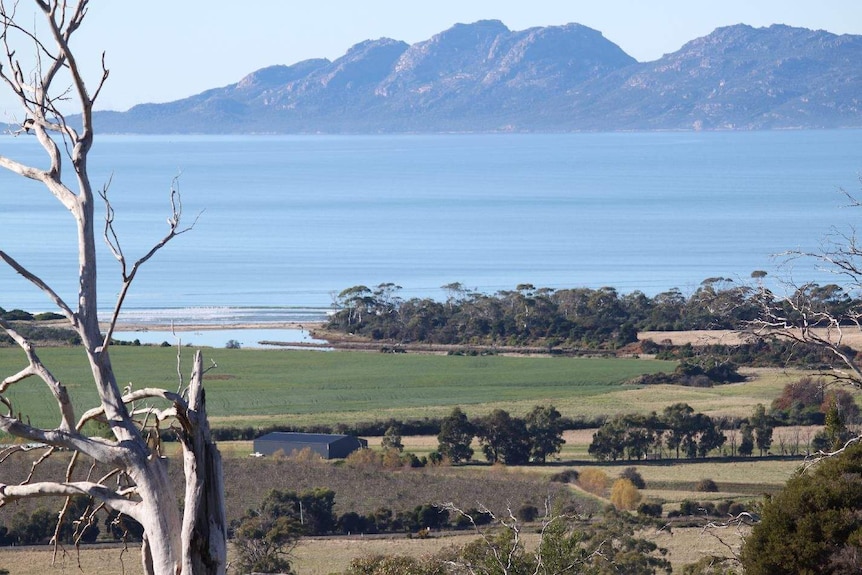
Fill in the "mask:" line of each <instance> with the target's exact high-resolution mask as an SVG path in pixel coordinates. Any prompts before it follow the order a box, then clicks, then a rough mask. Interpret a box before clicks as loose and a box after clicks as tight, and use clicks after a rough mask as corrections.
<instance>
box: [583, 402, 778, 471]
mask: <svg viewBox="0 0 862 575" xmlns="http://www.w3.org/2000/svg"><path fill="white" fill-rule="evenodd" d="M738 423H739V424H740V425H739V429H735V428H733V429H731V441H730V443H731V445H730V451H731V455H742V456H750V455H751V454H752V453H753V452H754V450H755V448H757V449H758V450H759V451H760V455H761V456H762V455H764V454H766V453H768V452H769V449H770V447H771V446H772V433H773V429H774V427H775V420H774V419H773V418H772V417H771V416H770V415H769V414H768V413H767V412H766V408H765V407H764V406H763V405H758V406H756V407H755V409H754V412H753V413H752V414H751V416H749V417H748V418H746V419H745V420H742V421H741V422H738ZM726 424H727V422H725V421H722V420H717V419H714V418H711V417H709V416H708V415H706V414H704V413H695V411H694V409H693V408H692V407H691V406H690V405H688V404H687V403H676V404H673V405H669V406H667V407H666V408H665V409H664V410H663V411H662V412H661V413H660V414H658V413H655V412H653V413H651V414H649V415H643V414H627V415H618V416H616V417H613V418H611V419H608V420H607V421H606V422H605V423H604V424H602V426H601V427H599V428H598V429H597V430H596V432H595V433H594V434H593V441H592V443H590V446H589V448H588V451H589V453H590V454H591V455H592V456H594V457H595V458H596V459H598V460H600V461H607V460H610V461H617V460H619V459H629V460H639V459H646V458H647V457H652V458H657V459H658V458H665V457H675V458H676V459H680V458H681V457H683V456H684V457H686V458H689V459H694V458H698V457H707V456H708V455H709V454H710V453H712V452H715V451H717V450H720V449H721V448H722V447H723V446H724V445H725V444H726V443H727V441H728V437H727V434H725V432H724V431H723V430H722V426H723V425H726ZM737 432H738V436H739V443H738V444H737Z"/></svg>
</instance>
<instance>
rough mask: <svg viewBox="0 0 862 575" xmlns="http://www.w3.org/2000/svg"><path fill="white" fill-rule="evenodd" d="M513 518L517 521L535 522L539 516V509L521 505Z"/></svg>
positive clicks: (533, 506)
mask: <svg viewBox="0 0 862 575" xmlns="http://www.w3.org/2000/svg"><path fill="white" fill-rule="evenodd" d="M515 516H516V517H517V518H518V520H519V521H523V522H525V523H531V522H533V521H535V520H536V517H538V516H539V508H538V507H536V506H535V505H522V506H521V507H519V508H518V511H517V512H516V513H515Z"/></svg>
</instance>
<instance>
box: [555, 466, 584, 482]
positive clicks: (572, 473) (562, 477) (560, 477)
mask: <svg viewBox="0 0 862 575" xmlns="http://www.w3.org/2000/svg"><path fill="white" fill-rule="evenodd" d="M578 475H580V474H579V473H578V471H577V469H566V470H565V471H560V472H559V473H554V474H553V475H551V477H550V481H554V482H556V483H576V482H577V481H578Z"/></svg>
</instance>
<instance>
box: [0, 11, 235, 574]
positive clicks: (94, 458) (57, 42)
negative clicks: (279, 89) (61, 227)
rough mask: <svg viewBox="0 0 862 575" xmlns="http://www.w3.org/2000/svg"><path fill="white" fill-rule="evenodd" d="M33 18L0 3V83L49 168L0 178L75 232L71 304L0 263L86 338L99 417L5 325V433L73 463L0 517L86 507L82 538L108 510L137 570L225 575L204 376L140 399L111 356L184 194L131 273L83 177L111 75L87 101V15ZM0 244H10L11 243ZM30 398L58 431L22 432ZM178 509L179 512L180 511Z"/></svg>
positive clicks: (178, 227) (138, 386)
mask: <svg viewBox="0 0 862 575" xmlns="http://www.w3.org/2000/svg"><path fill="white" fill-rule="evenodd" d="M33 4H34V10H35V12H36V13H37V14H40V15H41V16H44V23H43V24H41V25H37V26H35V27H34V23H33V22H32V11H31V15H30V16H29V17H28V16H26V12H27V10H25V9H24V7H23V5H22V4H19V3H15V4H14V5H7V4H6V3H2V2H0V59H2V67H0V77H1V78H2V80H3V82H5V85H6V87H7V88H8V89H9V90H10V91H11V92H12V94H13V95H14V96H15V97H16V98H17V101H18V103H19V104H20V105H21V107H22V112H23V114H24V119H23V121H22V122H21V126H20V129H19V130H18V131H17V133H18V134H19V135H20V136H21V137H32V136H35V139H36V141H38V143H39V145H40V146H41V148H42V150H43V151H44V154H45V160H44V161H43V162H39V163H34V164H27V163H24V162H22V161H21V160H20V159H17V157H13V156H11V155H7V152H2V153H0V166H2V167H3V168H5V169H7V170H9V171H10V172H12V173H14V174H17V175H19V176H22V177H23V178H27V179H30V180H34V181H35V182H37V183H39V184H41V185H42V186H43V187H44V189H45V192H46V193H50V194H52V195H53V196H54V198H56V200H58V202H59V203H60V205H61V206H62V207H64V208H65V209H66V210H68V211H69V213H70V215H71V217H72V219H73V220H74V223H75V235H74V237H73V238H70V241H71V242H74V243H75V244H76V245H77V277H76V278H75V279H76V286H77V297H76V301H70V300H69V299H68V298H67V297H64V296H63V295H62V294H61V293H60V292H59V291H58V290H57V289H55V286H52V285H50V283H49V282H48V281H46V280H44V279H43V278H41V277H39V276H38V275H36V274H35V273H33V272H32V271H31V269H29V268H28V267H27V265H26V264H25V263H21V262H19V261H18V260H17V259H15V257H14V256H13V255H12V254H10V253H8V252H7V251H0V258H2V260H3V262H5V263H6V264H7V265H9V266H11V268H12V269H13V270H14V271H15V272H17V273H18V274H20V275H21V276H23V278H25V279H26V280H27V281H29V283H30V284H32V286H33V287H34V289H37V290H40V291H41V292H42V293H43V294H44V295H45V296H46V298H47V299H48V300H49V301H50V302H52V303H53V304H54V306H55V307H56V309H57V311H58V312H59V313H60V314H61V315H62V316H63V317H64V318H65V322H66V323H67V324H68V326H69V328H70V329H71V330H73V331H74V332H75V333H76V334H77V336H78V337H79V338H80V341H81V344H80V346H81V353H82V355H83V356H84V357H85V358H86V361H87V362H88V364H89V367H90V372H91V374H92V383H91V385H93V386H95V389H96V391H97V394H98V404H97V405H94V406H93V407H92V408H90V409H88V410H87V411H85V412H83V413H81V414H76V412H75V408H74V405H75V403H74V402H73V400H72V395H73V390H74V387H71V386H70V387H67V386H66V385H65V384H64V383H61V381H60V380H59V379H58V378H57V377H56V376H55V374H54V371H52V368H51V367H50V366H49V365H48V364H47V363H46V362H44V361H43V359H42V357H40V355H39V353H38V350H37V349H36V346H35V345H34V344H33V343H32V342H31V341H28V339H27V337H25V336H24V335H22V333H21V332H20V331H19V329H18V327H17V326H16V324H14V323H12V322H9V321H6V320H2V321H0V329H2V330H4V331H5V332H6V334H8V335H9V336H10V337H11V338H12V339H13V340H14V341H15V342H16V343H17V344H18V346H19V347H20V348H21V352H22V364H23V366H22V367H21V368H20V369H19V370H18V371H17V372H16V373H14V374H11V375H8V376H7V377H6V378H5V379H3V380H2V382H0V402H2V404H3V406H5V410H4V412H3V413H0V430H2V431H3V432H5V433H7V434H10V435H13V436H16V437H19V438H22V439H23V440H25V441H26V442H30V444H37V445H38V446H39V447H37V448H36V449H38V450H39V451H41V452H42V453H41V454H39V456H38V457H36V458H35V463H34V467H37V466H39V465H40V464H41V462H44V461H45V460H47V459H48V458H51V457H66V456H67V455H66V453H65V452H70V453H71V455H70V456H68V457H69V462H68V466H67V470H66V473H65V475H64V476H63V477H57V478H56V479H54V480H44V481H43V480H39V481H37V480H35V479H34V474H31V475H30V477H29V478H28V479H27V480H26V481H25V482H23V483H21V484H16V485H8V484H0V505H6V504H9V503H11V502H14V501H16V500H20V499H29V498H44V497H52V496H53V497H61V498H65V504H64V505H63V506H62V509H61V511H60V513H59V521H58V526H59V524H60V523H61V522H62V521H63V519H64V518H65V517H66V515H67V514H68V513H69V512H70V510H71V509H72V505H71V501H72V498H74V497H79V496H82V495H83V496H86V497H89V498H90V499H91V500H92V504H91V505H90V506H89V507H88V510H87V511H86V512H84V513H83V515H81V516H80V517H76V518H74V519H75V520H76V521H77V523H78V524H79V525H81V526H86V525H87V524H89V523H90V521H91V520H92V519H93V517H94V515H95V513H96V512H97V511H99V510H100V509H103V508H107V509H109V510H111V511H112V512H113V513H116V512H118V513H120V514H123V515H125V516H128V517H130V518H132V519H134V520H136V521H137V522H138V523H139V524H140V525H141V526H142V528H143V544H142V548H141V556H142V562H143V566H144V571H145V572H146V573H153V574H165V575H167V574H171V575H176V574H178V573H180V574H186V575H187V574H191V573H223V572H224V570H225V557H226V553H225V548H226V542H225V541H226V540H225V534H226V528H225V516H224V495H223V491H224V490H223V485H222V471H221V459H220V456H219V453H218V450H217V448H216V447H215V444H214V443H213V442H212V441H211V438H210V433H209V425H208V423H207V415H206V407H205V401H204V392H203V377H204V372H205V370H204V367H203V361H202V358H201V355H200V353H198V354H196V356H195V359H194V366H193V369H192V374H191V379H190V381H189V382H188V383H187V384H186V382H185V381H184V378H183V377H182V376H179V379H180V381H179V391H169V390H166V389H161V388H154V387H148V385H147V382H135V389H134V390H132V389H131V386H127V387H126V388H125V389H121V388H120V386H119V385H118V383H117V375H116V373H115V369H114V366H113V364H112V362H111V356H110V347H111V336H112V334H113V332H114V328H115V326H116V323H117V319H118V317H119V312H120V309H121V308H122V306H123V302H124V300H125V298H126V295H127V294H128V292H129V289H130V288H131V286H132V283H133V281H134V279H135V276H136V275H137V273H138V271H139V270H140V268H141V266H142V265H143V264H144V263H146V262H147V261H149V260H150V258H152V257H153V256H154V255H155V254H156V252H158V251H159V250H160V249H161V248H162V247H164V246H165V245H166V244H167V243H168V242H169V241H171V240H172V239H174V238H175V237H177V236H178V235H179V234H182V233H183V232H184V231H186V230H188V229H189V228H188V227H185V228H184V227H183V225H182V224H181V215H182V205H181V203H180V200H179V196H178V193H177V191H176V189H175V187H174V186H172V190H171V195H170V200H171V212H170V215H169V217H168V229H167V232H166V233H165V234H164V236H163V237H162V238H161V240H159V241H158V242H156V243H155V245H153V246H152V248H151V249H150V250H149V251H147V252H146V253H144V254H142V255H141V256H140V257H138V258H137V259H134V260H131V259H127V257H126V255H125V253H124V252H123V250H122V248H121V246H120V242H119V238H118V235H117V234H116V233H115V229H114V226H113V217H114V214H113V209H112V207H111V204H110V202H109V200H108V185H107V184H105V185H104V186H103V187H102V188H101V189H100V190H98V191H96V190H94V186H93V184H92V183H91V180H90V173H89V161H90V151H91V149H92V146H93V141H94V129H93V107H94V104H95V102H96V100H97V98H98V97H99V94H100V93H101V91H102V88H103V87H104V85H105V82H106V81H107V79H108V69H107V68H106V66H105V58H104V56H103V57H102V66H101V73H100V75H99V77H98V79H97V80H96V83H95V87H94V89H90V88H89V87H88V85H87V82H85V79H84V74H83V73H82V66H81V64H80V63H79V61H78V60H77V59H76V58H75V55H74V54H73V52H72V50H71V48H70V46H71V45H72V43H73V42H72V40H73V37H75V35H76V34H77V33H78V32H79V31H80V30H83V28H82V26H83V24H84V20H85V17H86V15H87V11H88V7H89V6H88V4H89V3H88V2H87V0H78V1H77V2H67V1H66V0H34V1H33ZM28 20H29V21H28ZM25 46H29V47H30V48H31V49H32V51H33V60H32V61H30V62H25V61H23V60H21V56H20V55H21V54H24V53H25V52H27V51H28V50H27V49H25V48H24V47H25ZM72 103H74V105H75V106H76V107H77V114H78V116H77V118H76V119H75V121H74V122H72V121H71V120H70V119H68V118H67V116H66V115H65V113H64V110H65V109H66V107H67V106H70V105H72ZM61 108H62V109H61ZM15 149H16V148H14V147H11V148H9V150H10V152H8V153H10V154H12V153H14V150H15ZM0 151H2V148H0ZM43 164H44V165H45V166H47V167H43ZM3 193H4V194H9V193H10V191H9V190H3ZM97 196H101V197H102V198H103V200H104V202H105V206H106V208H107V209H106V216H105V218H104V221H101V226H100V225H99V222H100V220H102V218H101V217H98V216H96V215H95V209H94V208H95V204H96V202H97V199H98V197H97ZM7 197H8V196H7ZM98 227H102V229H103V230H104V236H105V238H104V239H105V240H106V241H107V243H108V245H109V247H110V249H111V251H112V253H113V255H114V257H115V258H116V260H117V261H118V263H119V269H120V273H119V276H120V278H119V279H120V281H119V286H118V289H117V293H118V295H117V298H116V300H115V302H114V306H113V313H112V314H111V317H110V320H109V322H108V325H107V327H106V328H105V330H104V332H103V331H102V327H101V326H100V324H99V318H98V315H97V311H98V300H97V289H96V287H97V286H96V277H97V275H96V271H97V270H96V238H97V233H96V230H97V228H98ZM3 241H4V243H5V242H8V238H6V239H5V240H3ZM12 245H14V242H13V243H12ZM0 247H3V246H0ZM178 371H179V370H178ZM73 383H75V384H76V386H78V385H80V384H82V382H73ZM27 385H45V386H47V388H48V390H49V391H50V394H51V396H52V397H53V399H54V402H55V403H56V418H57V419H56V424H55V425H54V426H52V427H39V426H37V425H36V423H33V424H31V423H30V420H29V418H28V417H27V414H19V413H18V410H17V409H16V404H15V401H14V394H12V393H11V390H12V389H13V388H18V387H25V386H27ZM93 421H96V422H102V423H103V424H104V425H106V426H107V429H108V430H109V431H110V437H108V438H105V437H100V436H93V435H88V434H87V433H86V431H85V430H86V429H88V428H89V427H90V426H87V425H86V424H88V423H89V422H93ZM168 422H173V423H172V425H173V427H174V429H175V430H176V433H177V434H178V436H179V439H180V445H181V446H182V462H183V471H184V475H185V492H184V494H183V493H181V492H178V491H177V490H175V488H174V486H173V485H172V484H171V481H170V479H169V476H168V462H167V459H166V458H165V457H164V455H163V453H162V452H161V451H160V446H159V444H158V442H157V441H153V440H152V438H154V437H157V436H158V431H159V429H160V427H161V426H165V425H167V424H168ZM23 445H25V444H24V443H22V444H19V446H16V447H12V448H9V449H7V450H6V451H5V452H4V453H3V454H2V457H0V460H3V461H4V462H5V463H7V464H10V463H15V460H14V459H10V458H12V457H13V456H16V457H18V456H20V457H24V456H23V455H22V454H21V452H23V451H25V450H26V449H28V448H26V447H23ZM90 462H96V463H98V464H101V465H102V467H101V468H102V469H108V470H109V471H107V472H105V473H104V474H100V476H94V475H92V470H94V469H100V468H99V467H97V466H95V465H94V464H92V463H90ZM81 468H83V469H81ZM88 469H89V470H90V471H89V472H88V471H87V470H88ZM183 498H184V502H183V506H182V507H183V509H182V512H180V508H179V505H178V502H180V501H181V500H182V499H183Z"/></svg>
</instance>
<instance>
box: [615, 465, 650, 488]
mask: <svg viewBox="0 0 862 575" xmlns="http://www.w3.org/2000/svg"><path fill="white" fill-rule="evenodd" d="M620 478H621V479H628V480H629V481H631V482H632V484H633V485H634V486H635V487H637V488H638V489H644V488H645V487H646V481H644V478H643V477H642V476H641V474H640V473H638V470H637V468H636V467H626V468H625V469H623V471H622V473H620Z"/></svg>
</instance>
